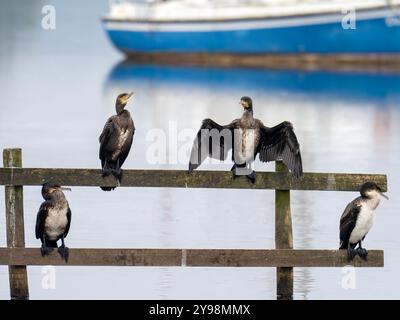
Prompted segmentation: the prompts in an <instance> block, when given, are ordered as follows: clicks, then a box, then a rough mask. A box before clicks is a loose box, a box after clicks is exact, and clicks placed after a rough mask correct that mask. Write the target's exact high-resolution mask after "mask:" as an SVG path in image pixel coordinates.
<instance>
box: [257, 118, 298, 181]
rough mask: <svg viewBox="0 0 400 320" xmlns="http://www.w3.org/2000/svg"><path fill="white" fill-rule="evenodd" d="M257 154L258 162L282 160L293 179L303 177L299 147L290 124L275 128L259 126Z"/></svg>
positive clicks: (282, 124) (279, 125) (283, 123)
mask: <svg viewBox="0 0 400 320" xmlns="http://www.w3.org/2000/svg"><path fill="white" fill-rule="evenodd" d="M260 134H261V136H260V143H259V145H258V150H257V151H258V152H259V154H260V161H262V162H268V161H276V160H282V161H283V163H284V164H285V165H286V166H287V167H288V168H289V170H290V171H291V172H292V173H293V175H294V176H295V177H297V178H298V177H300V176H302V175H303V164H302V161H301V154H300V145H299V142H298V141H297V137H296V135H295V133H294V131H293V125H292V124H291V123H290V122H287V121H285V122H282V123H281V124H278V125H277V126H275V127H272V128H268V127H265V126H264V125H261V126H260Z"/></svg>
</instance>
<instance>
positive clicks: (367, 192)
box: [339, 182, 389, 261]
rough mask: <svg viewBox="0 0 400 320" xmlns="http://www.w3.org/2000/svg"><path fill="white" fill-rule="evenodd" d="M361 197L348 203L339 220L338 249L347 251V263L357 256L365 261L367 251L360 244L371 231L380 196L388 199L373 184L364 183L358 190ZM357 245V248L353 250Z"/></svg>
mask: <svg viewBox="0 0 400 320" xmlns="http://www.w3.org/2000/svg"><path fill="white" fill-rule="evenodd" d="M360 193H361V196H360V197H358V198H356V199H354V200H353V201H352V202H350V203H349V204H348V205H347V207H346V209H345V210H344V212H343V214H342V216H341V218H340V248H339V249H347V256H348V259H349V261H351V260H353V258H354V257H355V256H356V255H357V254H358V255H359V256H360V257H361V258H363V259H365V260H366V259H367V255H368V251H367V250H366V249H364V248H362V246H361V242H362V241H363V240H364V238H365V236H366V235H367V233H368V232H369V230H371V227H372V224H373V220H374V216H375V210H376V208H377V207H378V205H379V202H380V198H381V196H382V197H384V198H386V199H389V198H388V197H387V196H386V195H385V194H383V193H382V189H381V188H380V187H379V186H378V185H377V184H376V183H375V182H366V183H364V184H363V185H362V186H361V188H360ZM357 244H358V248H357V249H355V247H356V245H357Z"/></svg>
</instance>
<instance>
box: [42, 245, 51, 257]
mask: <svg viewBox="0 0 400 320" xmlns="http://www.w3.org/2000/svg"><path fill="white" fill-rule="evenodd" d="M53 249H54V248H52V247H46V246H45V245H44V244H42V246H41V247H40V253H41V254H42V257H44V256H47V255H49V254H50V253H51V252H52V251H53Z"/></svg>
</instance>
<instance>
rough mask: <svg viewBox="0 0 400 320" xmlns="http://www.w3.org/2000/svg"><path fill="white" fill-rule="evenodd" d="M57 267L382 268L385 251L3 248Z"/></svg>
mask: <svg viewBox="0 0 400 320" xmlns="http://www.w3.org/2000/svg"><path fill="white" fill-rule="evenodd" d="M9 264H24V265H55V266H63V265H64V266H65V265H69V266H148V267H150V266H153V267H159V266H176V267H180V266H186V267H343V266H347V265H353V266H355V267H383V266H384V255H383V251H382V250H369V254H368V260H367V261H364V260H361V259H360V258H359V257H356V258H355V259H354V260H353V261H352V262H350V263H349V262H348V261H347V252H346V250H290V249H280V250H279V249H278V250H274V249H81V248H80V249H75V248H70V257H69V261H68V263H66V262H65V261H64V260H63V259H62V258H61V257H60V255H59V254H58V252H57V251H56V250H54V251H53V252H52V253H51V254H50V255H49V256H46V257H42V256H41V253H40V248H39V247H38V248H0V265H9Z"/></svg>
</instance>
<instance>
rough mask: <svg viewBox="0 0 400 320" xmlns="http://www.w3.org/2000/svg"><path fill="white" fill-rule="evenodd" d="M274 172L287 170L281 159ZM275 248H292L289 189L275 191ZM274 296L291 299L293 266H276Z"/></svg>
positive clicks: (280, 298)
mask: <svg viewBox="0 0 400 320" xmlns="http://www.w3.org/2000/svg"><path fill="white" fill-rule="evenodd" d="M275 170H276V172H288V168H287V167H286V166H285V165H284V164H283V162H281V161H277V162H276V167H275ZM275 248H276V249H293V229H292V214H291V211H290V190H276V191H275ZM276 296H277V298H278V299H279V300H291V299H293V268H288V267H280V268H276Z"/></svg>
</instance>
